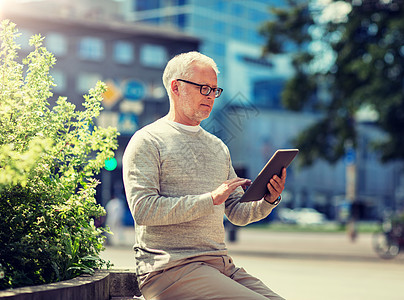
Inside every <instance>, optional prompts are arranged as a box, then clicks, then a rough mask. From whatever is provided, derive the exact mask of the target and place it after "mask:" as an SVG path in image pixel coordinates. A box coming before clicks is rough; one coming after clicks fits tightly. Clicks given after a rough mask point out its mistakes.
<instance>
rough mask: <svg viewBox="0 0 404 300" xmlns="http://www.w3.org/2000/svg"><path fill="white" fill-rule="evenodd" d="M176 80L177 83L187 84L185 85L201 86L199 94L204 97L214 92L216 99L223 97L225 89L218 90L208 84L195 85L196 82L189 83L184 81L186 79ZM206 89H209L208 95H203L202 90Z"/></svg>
mask: <svg viewBox="0 0 404 300" xmlns="http://www.w3.org/2000/svg"><path fill="white" fill-rule="evenodd" d="M176 80H177V81H182V82H185V83H189V84H193V85H197V86H199V88H200V89H199V92H200V93H201V94H202V95H204V96H209V95H210V93H211V92H212V91H213V93H214V95H215V98H219V97H220V95H221V94H222V92H223V89H222V88H220V87H218V88H212V87H210V86H209V85H206V84H199V83H195V82H192V81H189V80H184V79H176ZM204 87H207V88H209V90H208V92H207V93H203V92H202V89H203V88H204Z"/></svg>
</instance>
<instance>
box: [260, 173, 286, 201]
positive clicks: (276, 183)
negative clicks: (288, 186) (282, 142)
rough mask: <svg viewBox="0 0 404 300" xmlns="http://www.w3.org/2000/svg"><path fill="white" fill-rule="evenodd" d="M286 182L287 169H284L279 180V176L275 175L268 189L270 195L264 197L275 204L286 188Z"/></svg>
mask: <svg viewBox="0 0 404 300" xmlns="http://www.w3.org/2000/svg"><path fill="white" fill-rule="evenodd" d="M285 181H286V168H283V169H282V175H281V177H280V178H279V176H278V175H274V176H273V177H272V178H271V179H270V180H269V182H268V184H267V188H268V191H269V193H268V194H266V195H265V196H264V198H265V200H266V201H267V202H269V203H274V202H275V200H276V199H277V198H278V197H279V196H280V194H281V193H282V192H283V189H284V188H285Z"/></svg>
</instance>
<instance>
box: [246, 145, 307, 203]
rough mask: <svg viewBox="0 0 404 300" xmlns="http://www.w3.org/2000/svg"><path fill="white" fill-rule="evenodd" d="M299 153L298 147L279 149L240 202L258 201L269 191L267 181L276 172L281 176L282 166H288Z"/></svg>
mask: <svg viewBox="0 0 404 300" xmlns="http://www.w3.org/2000/svg"><path fill="white" fill-rule="evenodd" d="M298 153H299V150H298V149H279V150H277V151H276V152H275V153H274V155H273V156H272V157H271V158H270V159H269V161H268V162H267V164H266V165H265V166H264V168H263V169H262V170H261V172H260V173H259V174H258V176H257V178H255V179H254V181H253V183H252V184H251V185H250V187H249V188H248V189H247V190H246V191H245V193H244V195H243V196H242V197H241V198H240V200H239V201H240V202H249V201H258V200H261V199H262V197H264V195H265V194H266V193H267V192H268V188H267V183H268V182H269V180H270V179H271V178H272V176H274V175H275V174H276V175H278V176H279V177H280V176H281V172H282V168H284V167H285V168H287V167H288V166H289V165H290V163H291V162H292V160H293V159H294V158H295V157H296V155H297V154H298Z"/></svg>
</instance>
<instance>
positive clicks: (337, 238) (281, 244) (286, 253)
mask: <svg viewBox="0 0 404 300" xmlns="http://www.w3.org/2000/svg"><path fill="white" fill-rule="evenodd" d="M124 237H125V239H124V240H123V241H122V242H121V243H120V244H119V245H116V244H115V246H119V247H125V248H126V247H128V246H132V245H133V244H134V228H132V227H125V229H124ZM107 247H108V246H107ZM227 247H228V250H229V254H230V255H248V256H258V257H259V256H261V257H265V256H268V257H273V258H298V259H304V258H307V259H316V260H343V261H380V260H381V259H380V258H379V257H378V256H377V254H376V253H375V252H374V251H373V248H372V235H371V234H359V235H358V237H357V239H356V241H355V242H351V241H350V239H349V238H348V236H347V235H346V234H345V233H301V232H272V231H270V230H267V229H256V228H251V227H247V228H239V230H238V231H237V241H236V242H233V243H231V242H229V241H227ZM391 261H394V263H403V264H404V255H403V254H400V255H399V256H398V257H396V258H394V259H393V260H391Z"/></svg>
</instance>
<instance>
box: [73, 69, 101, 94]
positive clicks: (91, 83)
mask: <svg viewBox="0 0 404 300" xmlns="http://www.w3.org/2000/svg"><path fill="white" fill-rule="evenodd" d="M99 80H102V76H101V75H100V74H98V73H80V74H78V76H77V81H76V90H77V92H79V93H84V94H87V93H88V91H89V90H90V89H91V88H93V87H95V85H96V83H97V82H98V81H99Z"/></svg>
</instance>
